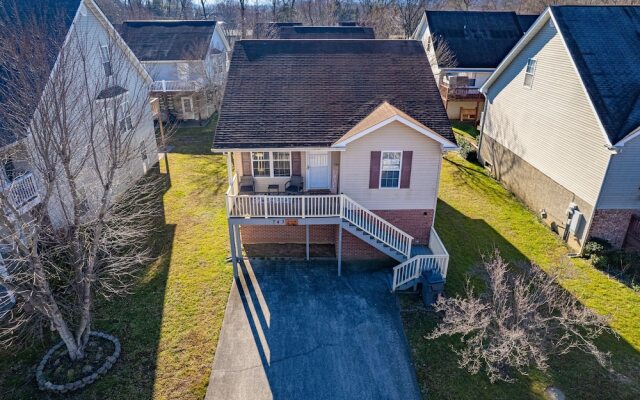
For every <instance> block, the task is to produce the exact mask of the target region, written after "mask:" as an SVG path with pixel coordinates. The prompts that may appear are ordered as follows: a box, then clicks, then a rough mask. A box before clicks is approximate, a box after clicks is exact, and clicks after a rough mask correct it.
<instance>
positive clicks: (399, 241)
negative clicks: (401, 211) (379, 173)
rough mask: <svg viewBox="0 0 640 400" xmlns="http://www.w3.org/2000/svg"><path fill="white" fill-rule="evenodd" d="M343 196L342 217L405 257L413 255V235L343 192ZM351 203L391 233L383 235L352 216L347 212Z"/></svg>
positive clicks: (341, 204)
mask: <svg viewBox="0 0 640 400" xmlns="http://www.w3.org/2000/svg"><path fill="white" fill-rule="evenodd" d="M341 198H342V201H341V203H340V218H342V219H344V220H346V221H347V222H350V223H352V224H353V225H355V226H356V227H358V228H359V229H361V230H362V231H363V232H366V233H367V234H369V235H371V236H373V237H374V238H375V239H376V240H378V241H380V242H382V243H383V244H386V245H387V246H389V247H391V248H392V249H394V250H396V251H398V252H400V253H401V254H402V255H404V256H405V257H407V258H409V257H411V245H412V242H413V236H411V235H409V234H408V233H406V232H405V231H403V230H402V229H400V228H398V227H397V226H395V225H393V224H392V223H390V222H389V221H387V220H385V219H384V218H382V217H381V216H379V215H377V214H375V213H373V212H371V211H370V210H369V209H367V208H366V207H364V206H362V205H361V204H359V203H358V202H356V201H355V200H353V199H352V198H350V197H349V196H347V195H345V194H342V195H341ZM349 205H351V206H353V207H355V209H357V211H358V212H361V213H364V214H365V215H367V216H368V217H369V218H370V219H372V220H374V221H375V223H376V224H377V225H378V226H379V227H382V228H383V229H386V231H387V232H390V234H389V235H384V236H382V235H380V234H379V232H375V231H374V230H373V229H370V226H371V224H366V225H365V224H363V223H361V221H358V220H357V219H356V218H352V217H351V216H350V215H349V213H347V212H345V211H346V210H347V207H348V206H349ZM390 238H395V240H389V239H390Z"/></svg>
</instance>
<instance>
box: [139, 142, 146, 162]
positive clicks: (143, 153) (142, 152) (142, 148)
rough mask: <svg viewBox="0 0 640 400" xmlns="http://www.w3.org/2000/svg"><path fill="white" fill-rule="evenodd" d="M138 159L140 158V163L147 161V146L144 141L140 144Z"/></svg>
mask: <svg viewBox="0 0 640 400" xmlns="http://www.w3.org/2000/svg"><path fill="white" fill-rule="evenodd" d="M139 150H140V157H142V161H144V162H146V161H147V158H148V157H147V146H146V145H145V143H144V140H143V141H142V142H140V148H139Z"/></svg>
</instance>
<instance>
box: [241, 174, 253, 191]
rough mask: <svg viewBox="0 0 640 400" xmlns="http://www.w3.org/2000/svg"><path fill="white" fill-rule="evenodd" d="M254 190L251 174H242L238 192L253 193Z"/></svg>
mask: <svg viewBox="0 0 640 400" xmlns="http://www.w3.org/2000/svg"><path fill="white" fill-rule="evenodd" d="M255 191H256V183H255V181H254V180H253V176H243V177H241V178H240V193H253V192H255Z"/></svg>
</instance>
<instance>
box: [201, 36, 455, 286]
mask: <svg viewBox="0 0 640 400" xmlns="http://www.w3.org/2000/svg"><path fill="white" fill-rule="evenodd" d="M428 65H429V64H428V60H427V57H426V54H425V53H424V50H423V48H422V45H421V44H420V42H418V41H413V40H243V41H238V42H236V45H235V48H234V52H233V58H232V60H231V67H230V70H229V78H228V81H227V86H226V91H225V97H224V101H223V105H222V109H221V112H220V120H219V122H218V126H217V129H216V132H215V136H214V142H213V151H215V152H225V153H226V154H227V157H228V166H229V190H228V192H227V212H228V223H229V234H230V239H231V243H232V256H233V260H234V267H235V262H236V260H237V257H239V255H240V254H241V243H244V244H252V243H253V244H255V243H263V244H264V243H269V244H273V243H277V244H286V245H292V244H298V245H300V246H302V245H304V244H305V243H306V249H307V257H308V254H309V243H311V244H328V245H330V246H334V245H335V253H336V255H337V257H338V268H339V271H340V268H341V261H342V257H344V258H345V259H386V260H390V259H393V260H395V262H396V263H401V265H400V266H397V267H396V270H395V278H394V285H393V288H397V287H402V285H404V284H406V283H407V282H412V281H413V280H414V279H415V278H416V274H419V272H420V271H421V270H422V269H439V270H440V271H441V272H442V273H443V274H446V265H447V262H448V255H447V253H446V250H445V249H444V247H443V245H442V243H441V242H440V240H439V239H438V236H437V235H436V233H435V231H434V229H433V222H434V217H435V209H436V203H437V196H438V184H439V179H440V168H441V163H442V153H443V152H444V151H445V150H449V149H455V148H456V145H455V144H454V138H453V135H452V131H451V127H450V125H449V120H448V118H447V115H446V112H445V110H444V107H443V105H442V102H441V101H440V97H439V93H438V89H437V87H436V85H435V81H434V80H433V76H432V75H431V74H430V73H429V72H428V71H427V70H426V67H428ZM282 71H287V73H286V74H283V73H282ZM390 71H393V73H390ZM232 165H233V167H232ZM343 231H344V232H343Z"/></svg>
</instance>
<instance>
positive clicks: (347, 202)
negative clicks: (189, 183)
mask: <svg viewBox="0 0 640 400" xmlns="http://www.w3.org/2000/svg"><path fill="white" fill-rule="evenodd" d="M236 186H237V185H236V182H235V178H234V181H232V183H231V185H230V186H229V189H228V190H227V216H228V217H232V218H233V217H235V218H274V217H275V218H308V217H325V218H326V217H339V218H341V219H342V220H344V221H346V222H349V223H351V224H353V225H354V226H356V227H357V228H358V229H360V230H362V231H363V232H364V233H366V234H369V235H371V236H373V237H374V238H375V239H376V240H378V241H380V242H382V243H383V244H385V245H387V246H389V247H391V248H392V249H394V250H396V251H398V252H400V253H401V254H403V255H404V256H405V257H407V258H408V257H409V256H410V254H411V243H412V242H413V237H412V236H411V235H409V234H408V233H406V232H404V231H402V230H401V229H399V228H397V227H396V226H394V225H392V224H391V223H389V222H387V221H386V220H384V219H383V218H381V217H379V216H378V215H376V214H374V213H372V212H371V211H369V210H367V209H366V208H365V207H363V206H361V205H360V204H358V203H356V202H355V201H353V199H351V198H350V197H349V196H347V195H344V194H336V195H291V196H287V195H285V196H281V195H239V194H236V193H238V192H237V187H236Z"/></svg>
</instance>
